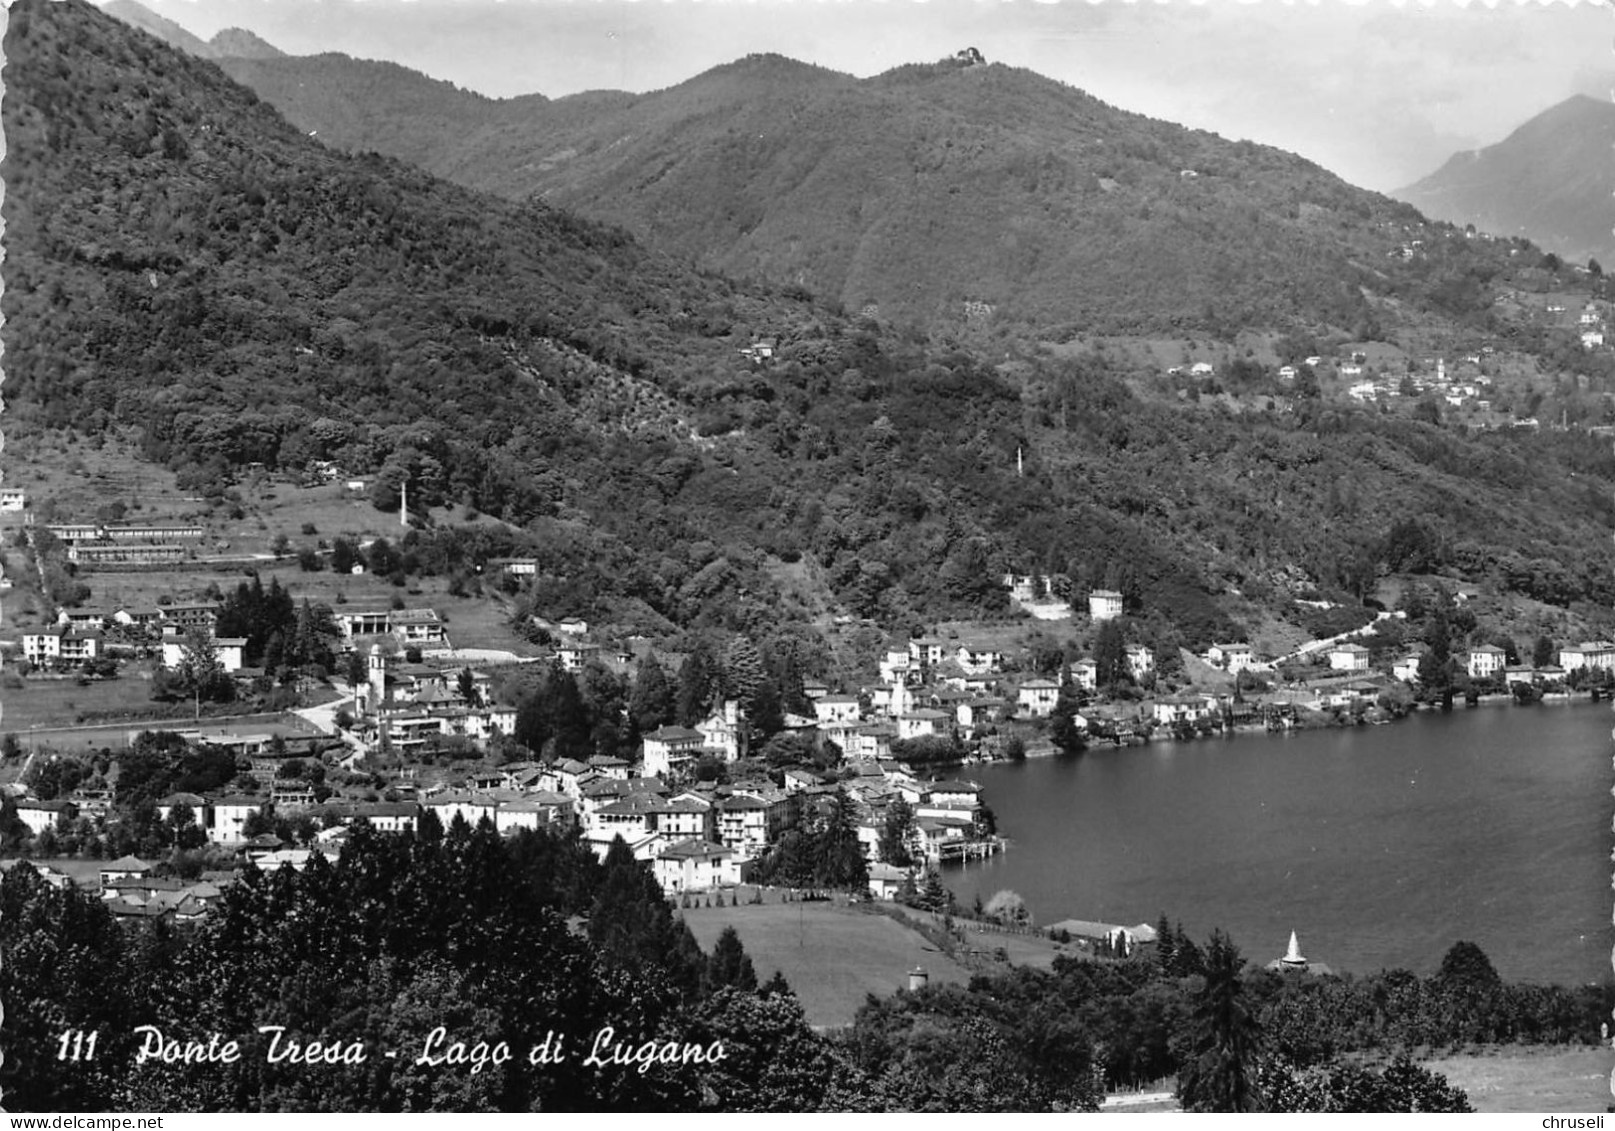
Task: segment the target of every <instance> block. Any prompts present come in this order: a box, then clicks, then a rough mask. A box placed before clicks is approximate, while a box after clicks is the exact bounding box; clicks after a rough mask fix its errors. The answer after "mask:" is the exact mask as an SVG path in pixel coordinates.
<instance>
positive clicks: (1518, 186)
mask: <svg viewBox="0 0 1615 1131" xmlns="http://www.w3.org/2000/svg"><path fill="white" fill-rule="evenodd" d="M1612 145H1615V105H1611V104H1610V102H1609V101H1608V100H1607V99H1599V98H1589V97H1587V96H1586V95H1584V94H1578V95H1576V96H1575V97H1573V98H1569V99H1566V100H1565V101H1564V102H1561V103H1559V104H1558V105H1557V106H1554V107H1551V108H1550V109H1548V110H1544V111H1543V112H1542V113H1541V114H1538V115H1537V116H1536V117H1534V118H1532V119H1531V120H1530V121H1529V122H1526V123H1525V124H1524V125H1523V126H1521V127H1520V128H1519V129H1517V130H1515V131H1514V132H1513V133H1511V134H1509V135H1508V137H1506V138H1504V139H1503V140H1502V141H1500V142H1498V143H1497V144H1496V145H1492V146H1488V147H1486V148H1485V149H1479V150H1472V151H1468V152H1464V153H1457V154H1454V155H1453V156H1452V158H1451V159H1449V160H1448V161H1447V163H1446V164H1445V165H1443V166H1442V167H1441V168H1440V169H1438V170H1436V171H1435V172H1434V173H1431V174H1430V175H1429V176H1428V177H1425V178H1424V179H1423V180H1421V181H1419V182H1418V183H1416V184H1412V185H1409V186H1408V187H1407V188H1405V189H1401V190H1400V191H1398V192H1397V193H1396V195H1397V196H1398V197H1399V198H1400V199H1402V200H1406V201H1408V202H1409V203H1411V204H1413V205H1415V206H1417V207H1418V208H1419V209H1420V210H1421V211H1423V212H1424V213H1425V214H1426V215H1429V216H1434V217H1437V218H1439V219H1442V220H1448V221H1451V222H1452V223H1454V224H1473V225H1475V227H1477V228H1479V229H1481V230H1482V231H1488V232H1495V233H1497V234H1499V235H1521V236H1525V237H1527V238H1529V239H1531V240H1532V241H1534V242H1536V243H1539V244H1541V245H1542V246H1543V247H1545V248H1547V249H1548V250H1550V251H1553V252H1557V253H1558V254H1559V255H1562V256H1564V257H1565V258H1567V259H1573V260H1575V261H1577V262H1585V261H1586V260H1587V259H1588V258H1597V259H1600V260H1602V261H1603V262H1605V263H1608V262H1610V261H1611V260H1612V259H1615V238H1612V237H1611V235H1610V228H1611V222H1612V217H1611V210H1610V203H1609V200H1610V189H1611V183H1610V165H1609V152H1610V147H1611V146H1612Z"/></svg>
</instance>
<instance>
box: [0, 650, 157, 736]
mask: <svg viewBox="0 0 1615 1131" xmlns="http://www.w3.org/2000/svg"><path fill="white" fill-rule="evenodd" d="M146 674H147V673H145V672H143V671H141V670H140V669H139V668H137V667H136V665H134V664H125V665H124V667H123V671H122V673H121V674H120V675H119V677H118V678H117V679H101V680H92V681H90V682H89V683H87V684H85V685H83V686H82V687H81V686H80V685H79V683H78V681H77V680H75V679H39V678H31V679H26V680H24V681H23V686H22V688H21V689H18V690H13V689H12V688H9V687H6V688H0V731H10V732H12V733H14V734H19V735H20V734H22V733H25V732H27V731H28V730H29V729H30V728H31V727H41V726H62V725H64V724H68V725H70V724H72V723H73V722H75V721H76V720H77V718H78V717H79V715H80V713H81V712H97V711H119V710H145V709H147V708H149V707H151V706H153V705H154V704H153V703H152V698H151V684H150V683H149V682H148V681H147V679H146V678H145V675H146Z"/></svg>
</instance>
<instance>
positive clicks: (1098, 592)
mask: <svg viewBox="0 0 1615 1131" xmlns="http://www.w3.org/2000/svg"><path fill="white" fill-rule="evenodd" d="M1088 615H1089V616H1090V617H1091V618H1093V619H1094V620H1115V619H1116V618H1117V617H1119V616H1121V615H1122V595H1121V594H1120V593H1117V592H1116V591H1115V590H1113V589H1095V590H1094V591H1093V592H1092V593H1090V594H1088Z"/></svg>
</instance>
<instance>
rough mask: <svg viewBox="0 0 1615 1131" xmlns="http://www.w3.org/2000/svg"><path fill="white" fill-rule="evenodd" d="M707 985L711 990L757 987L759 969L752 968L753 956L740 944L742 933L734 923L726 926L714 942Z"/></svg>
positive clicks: (750, 988)
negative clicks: (730, 987) (748, 954)
mask: <svg viewBox="0 0 1615 1131" xmlns="http://www.w3.org/2000/svg"><path fill="white" fill-rule="evenodd" d="M707 986H708V988H709V989H710V990H721V989H723V988H725V987H726V986H733V987H734V988H735V989H737V990H747V991H754V990H756V989H757V971H756V970H754V969H753V968H752V964H751V958H750V957H748V956H747V954H746V948H745V947H743V946H742V945H741V944H740V935H739V934H738V933H737V932H736V931H735V928H734V927H733V925H731V926H727V927H725V928H724V929H723V933H722V934H720V935H719V936H718V941H717V942H716V943H715V944H713V947H712V958H711V959H710V960H709V961H708V962H707Z"/></svg>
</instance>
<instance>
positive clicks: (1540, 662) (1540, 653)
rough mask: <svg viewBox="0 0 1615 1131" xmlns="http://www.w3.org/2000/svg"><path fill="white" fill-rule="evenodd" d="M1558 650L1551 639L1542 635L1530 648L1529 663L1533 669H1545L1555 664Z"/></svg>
mask: <svg viewBox="0 0 1615 1131" xmlns="http://www.w3.org/2000/svg"><path fill="white" fill-rule="evenodd" d="M1558 658H1559V650H1558V648H1557V647H1556V646H1555V645H1554V643H1553V637H1551V636H1547V635H1543V636H1538V637H1537V638H1536V643H1535V644H1533V645H1532V646H1531V663H1532V665H1533V666H1534V667H1539V668H1545V667H1549V666H1551V665H1552V664H1554V663H1556V662H1557V661H1558Z"/></svg>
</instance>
